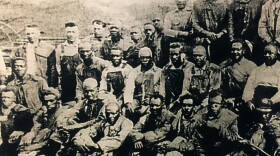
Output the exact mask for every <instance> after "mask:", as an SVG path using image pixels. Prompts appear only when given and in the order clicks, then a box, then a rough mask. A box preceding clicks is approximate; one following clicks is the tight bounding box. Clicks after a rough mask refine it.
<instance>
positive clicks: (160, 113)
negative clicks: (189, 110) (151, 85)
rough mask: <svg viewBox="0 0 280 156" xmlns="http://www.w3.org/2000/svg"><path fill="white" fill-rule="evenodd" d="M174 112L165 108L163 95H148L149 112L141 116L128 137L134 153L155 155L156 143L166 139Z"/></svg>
mask: <svg viewBox="0 0 280 156" xmlns="http://www.w3.org/2000/svg"><path fill="white" fill-rule="evenodd" d="M173 120H174V114H172V113H171V112H169V111H168V110H166V109H165V107H164V103H163V97H162V96H161V95H159V94H154V95H152V96H151V97H150V113H149V114H147V115H145V116H143V117H141V118H140V120H139V121H138V122H137V124H136V125H135V126H134V128H133V130H132V131H131V132H130V134H129V137H130V139H131V140H132V142H133V144H134V147H133V152H134V153H140V155H149V156H155V155H157V153H158V152H157V145H158V144H160V143H161V142H163V141H166V140H167V134H168V133H169V131H170V128H171V123H172V121H173Z"/></svg>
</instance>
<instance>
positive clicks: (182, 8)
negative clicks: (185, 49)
mask: <svg viewBox="0 0 280 156" xmlns="http://www.w3.org/2000/svg"><path fill="white" fill-rule="evenodd" d="M175 2H176V5H177V8H176V10H173V11H170V12H168V13H167V14H166V15H165V19H164V34H165V36H166V37H168V38H169V39H170V41H171V42H172V41H173V42H174V41H177V42H190V41H192V40H193V38H194V37H193V30H192V14H193V13H192V4H191V3H190V2H191V1H188V5H189V4H191V5H190V6H187V0H175Z"/></svg>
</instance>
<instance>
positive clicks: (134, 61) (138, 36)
mask: <svg viewBox="0 0 280 156" xmlns="http://www.w3.org/2000/svg"><path fill="white" fill-rule="evenodd" d="M130 39H131V42H130V43H131V46H130V47H129V48H128V50H127V55H126V60H127V63H128V64H129V65H131V66H132V67H133V68H135V67H137V66H138V65H139V64H140V60H139V58H138V54H139V50H140V48H143V47H145V42H144V38H143V35H142V30H141V28H140V27H136V26H133V27H131V28H130Z"/></svg>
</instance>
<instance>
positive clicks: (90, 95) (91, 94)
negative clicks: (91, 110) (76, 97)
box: [84, 87, 98, 101]
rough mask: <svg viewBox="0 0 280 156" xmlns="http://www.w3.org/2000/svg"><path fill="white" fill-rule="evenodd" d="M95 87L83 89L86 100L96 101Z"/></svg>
mask: <svg viewBox="0 0 280 156" xmlns="http://www.w3.org/2000/svg"><path fill="white" fill-rule="evenodd" d="M97 90H98V89H97V87H96V88H93V87H92V88H87V89H84V96H85V98H86V99H88V100H91V101H92V100H95V99H96V96H97Z"/></svg>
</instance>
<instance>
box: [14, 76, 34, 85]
mask: <svg viewBox="0 0 280 156" xmlns="http://www.w3.org/2000/svg"><path fill="white" fill-rule="evenodd" d="M30 78H31V75H30V74H25V75H24V76H23V77H22V80H20V79H18V78H16V79H15V83H16V84H17V85H22V84H26V81H27V80H28V79H30Z"/></svg>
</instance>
